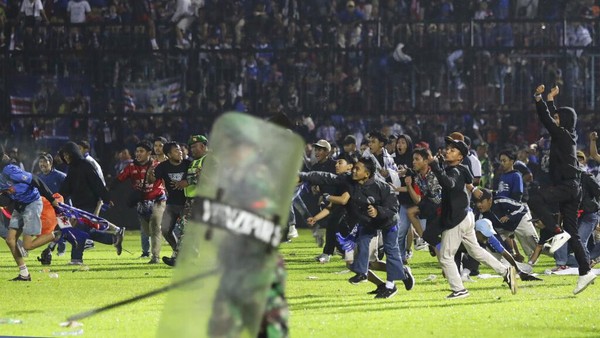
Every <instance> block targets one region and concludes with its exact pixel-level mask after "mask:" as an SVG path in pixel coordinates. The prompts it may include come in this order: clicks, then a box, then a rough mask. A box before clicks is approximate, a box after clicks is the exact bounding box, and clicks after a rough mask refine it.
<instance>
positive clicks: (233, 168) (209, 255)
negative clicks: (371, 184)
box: [158, 113, 304, 337]
mask: <svg viewBox="0 0 600 338" xmlns="http://www.w3.org/2000/svg"><path fill="white" fill-rule="evenodd" d="M208 146H209V149H210V152H209V154H208V155H207V157H206V159H205V161H204V164H203V166H202V171H201V173H200V179H199V182H198V186H197V194H198V196H197V197H196V199H195V200H194V205H193V213H192V217H191V219H190V220H188V222H187V224H186V227H185V236H184V237H183V239H182V243H181V249H180V252H179V256H178V258H177V265H176V268H175V272H174V277H173V278H174V283H177V282H178V281H182V280H188V279H190V278H191V279H194V276H201V278H198V279H195V281H194V282H192V283H186V286H184V287H182V288H180V289H176V290H173V291H171V292H170V293H169V294H168V296H167V300H166V302H165V307H164V310H163V313H162V317H161V320H160V324H159V330H158V336H160V337H256V335H257V332H258V330H259V328H260V323H261V320H262V317H263V312H264V307H265V304H266V294H267V291H268V289H269V287H270V285H271V284H272V283H273V280H274V278H275V269H276V255H275V252H276V250H277V246H278V245H279V241H280V240H281V230H282V229H281V224H286V221H287V218H288V214H289V210H290V204H291V200H292V195H293V191H294V187H295V185H296V182H297V176H298V169H299V168H300V165H301V159H302V152H303V149H304V147H303V141H302V139H301V138H300V137H299V136H297V135H295V134H293V133H292V132H290V131H288V130H285V129H283V128H280V127H278V126H276V125H274V124H271V123H269V122H265V121H263V120H260V119H257V118H254V117H251V116H249V115H244V114H239V113H227V114H224V115H223V116H222V117H220V118H219V119H218V120H217V121H216V122H215V125H214V127H213V129H212V132H211V133H210V137H209V143H208Z"/></svg>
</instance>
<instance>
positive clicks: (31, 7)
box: [21, 0, 44, 17]
mask: <svg viewBox="0 0 600 338" xmlns="http://www.w3.org/2000/svg"><path fill="white" fill-rule="evenodd" d="M43 10H44V5H42V0H33V1H30V0H25V1H23V3H22V4H21V13H25V16H35V17H39V16H40V11H43Z"/></svg>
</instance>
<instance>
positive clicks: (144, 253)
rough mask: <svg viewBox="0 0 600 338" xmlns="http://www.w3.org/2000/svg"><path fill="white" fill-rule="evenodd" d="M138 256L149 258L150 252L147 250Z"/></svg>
mask: <svg viewBox="0 0 600 338" xmlns="http://www.w3.org/2000/svg"><path fill="white" fill-rule="evenodd" d="M140 258H150V253H149V252H142V255H141V256H140Z"/></svg>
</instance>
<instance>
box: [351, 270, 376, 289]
mask: <svg viewBox="0 0 600 338" xmlns="http://www.w3.org/2000/svg"><path fill="white" fill-rule="evenodd" d="M366 281H367V275H363V274H362V273H357V274H356V275H354V277H350V279H348V282H350V284H354V285H357V284H360V283H364V282H366ZM384 287H385V285H384Z"/></svg>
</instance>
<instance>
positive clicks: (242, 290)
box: [209, 139, 289, 337]
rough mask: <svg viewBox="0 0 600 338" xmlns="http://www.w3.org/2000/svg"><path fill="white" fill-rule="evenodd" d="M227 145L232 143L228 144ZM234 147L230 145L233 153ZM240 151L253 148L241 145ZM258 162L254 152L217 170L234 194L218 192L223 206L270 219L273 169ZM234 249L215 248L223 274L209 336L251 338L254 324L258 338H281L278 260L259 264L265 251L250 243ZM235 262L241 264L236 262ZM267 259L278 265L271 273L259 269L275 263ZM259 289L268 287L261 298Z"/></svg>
mask: <svg viewBox="0 0 600 338" xmlns="http://www.w3.org/2000/svg"><path fill="white" fill-rule="evenodd" d="M232 141H234V142H235V140H233V139H232ZM242 142H246V141H242ZM242 144H244V143H242ZM235 146H236V145H235V143H234V145H233V147H235ZM245 146H250V147H254V146H256V145H248V144H247V143H246V144H245ZM264 156H265V154H264V153H261V152H260V151H259V152H254V154H252V155H250V156H248V157H246V158H243V159H240V160H241V161H242V162H243V163H240V164H238V165H237V166H228V165H223V166H221V170H222V172H221V174H223V175H225V176H226V177H227V178H228V179H229V183H228V184H232V182H235V183H233V185H234V186H236V187H237V189H236V190H235V191H225V192H224V196H223V197H222V199H223V200H224V201H227V202H228V204H230V205H232V206H235V207H238V208H242V209H246V210H250V211H254V212H255V213H256V214H259V215H263V216H264V215H273V214H275V213H276V210H275V209H274V207H275V206H276V205H277V204H278V203H277V202H276V201H273V200H272V199H271V198H274V197H275V198H277V195H276V193H277V192H278V191H279V189H278V186H277V184H276V182H274V181H273V180H271V179H270V177H269V172H270V170H274V169H273V168H268V167H266V165H265V164H266V163H272V162H273V161H268V160H267V159H266V158H265V157H264ZM237 168H253V170H252V172H251V173H250V172H246V171H243V170H236V169H237ZM266 196H269V197H270V198H266ZM229 243H234V241H231V242H229ZM235 243H237V245H227V244H226V243H224V244H225V245H222V246H221V250H223V251H224V252H223V254H222V255H220V256H221V257H222V259H223V260H224V261H223V266H226V267H227V271H226V272H224V274H223V278H222V279H221V285H220V287H219V290H218V291H217V296H216V298H215V301H214V303H213V315H212V318H211V320H210V325H209V335H210V336H222V337H238V336H239V335H240V334H241V332H242V331H244V330H245V329H246V328H247V329H249V330H250V332H256V331H253V328H252V327H251V325H254V324H255V323H259V324H260V333H259V335H258V336H259V337H287V336H288V325H287V321H288V316H289V312H288V306H287V302H286V300H285V295H284V290H285V277H286V273H285V267H284V264H283V259H282V257H281V256H280V255H277V257H272V256H271V257H269V256H267V257H268V258H265V253H264V250H265V245H264V244H262V243H258V242H256V241H254V240H240V241H235ZM239 243H242V245H240V244H239ZM258 251H261V252H258ZM239 257H245V259H243V260H240V259H239ZM271 259H277V260H278V263H277V264H274V265H276V268H275V270H270V269H266V268H265V266H268V265H270V264H273V263H275V262H273V261H271ZM264 285H271V287H270V289H269V290H267V294H266V295H265V293H264V291H265V290H264V289H263V288H264ZM265 296H266V297H265ZM265 299H267V300H266V304H265ZM263 309H264V310H263ZM260 310H263V311H262V312H260ZM257 312H258V313H257ZM257 317H258V318H257ZM257 319H258V320H257Z"/></svg>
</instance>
